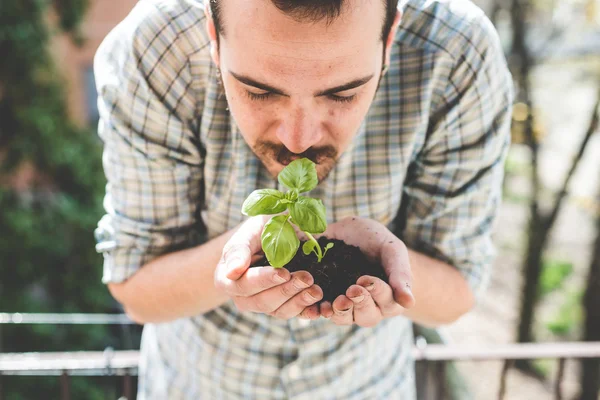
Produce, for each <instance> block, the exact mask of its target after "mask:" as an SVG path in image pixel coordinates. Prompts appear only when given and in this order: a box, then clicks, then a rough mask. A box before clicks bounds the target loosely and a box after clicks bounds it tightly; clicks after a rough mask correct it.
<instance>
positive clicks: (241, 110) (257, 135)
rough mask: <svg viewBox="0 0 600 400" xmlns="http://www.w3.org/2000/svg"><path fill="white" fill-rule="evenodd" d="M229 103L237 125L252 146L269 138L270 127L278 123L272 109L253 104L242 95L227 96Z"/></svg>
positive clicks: (256, 103)
mask: <svg viewBox="0 0 600 400" xmlns="http://www.w3.org/2000/svg"><path fill="white" fill-rule="evenodd" d="M227 101H228V103H229V111H230V113H231V115H232V116H233V119H234V120H235V123H236V124H237V126H238V127H239V129H240V131H241V132H242V133H243V135H244V137H245V138H246V139H247V141H248V142H249V143H250V144H253V143H255V142H256V141H257V140H258V139H266V138H268V136H269V133H268V132H269V130H270V127H271V126H272V125H273V124H274V123H275V121H276V119H275V117H274V115H275V113H274V112H273V110H272V109H271V108H270V107H267V106H265V105H262V104H260V102H252V101H250V100H249V99H247V98H246V97H245V95H240V94H232V95H230V96H227Z"/></svg>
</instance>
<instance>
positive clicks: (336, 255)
mask: <svg viewBox="0 0 600 400" xmlns="http://www.w3.org/2000/svg"><path fill="white" fill-rule="evenodd" d="M317 241H318V242H319V245H320V246H321V248H322V249H324V248H325V245H326V244H327V243H330V242H332V243H333V244H334V246H333V247H332V248H330V249H329V250H327V254H326V255H325V257H323V260H321V262H318V261H317V256H316V255H315V254H314V253H310V254H309V255H305V254H304V252H303V251H302V245H303V244H304V242H301V243H300V247H299V249H298V252H297V253H296V255H295V256H294V258H293V259H292V261H290V262H289V263H288V264H287V265H285V267H284V268H286V269H287V270H288V271H290V272H295V271H307V272H309V273H310V274H311V275H312V276H313V278H314V280H315V284H316V285H319V287H320V288H321V289H323V299H322V300H321V302H323V301H329V302H331V303H333V301H334V300H335V299H336V298H337V297H338V296H339V295H341V294H345V293H346V290H347V289H348V288H349V287H350V286H352V285H354V284H356V280H357V279H358V278H360V277H361V276H363V275H370V276H376V277H378V278H380V279H382V280H383V281H385V282H387V281H388V280H387V277H386V275H385V272H384V271H383V268H382V266H381V265H380V264H378V263H372V262H370V261H369V260H368V259H367V257H366V256H365V255H364V254H363V253H362V252H361V251H360V249H359V248H358V247H356V246H352V245H349V244H346V243H345V242H344V241H342V240H337V239H327V238H326V237H320V238H319V239H318V240H317ZM256 265H269V264H268V262H267V260H266V259H263V260H260V261H259V263H257V264H256Z"/></svg>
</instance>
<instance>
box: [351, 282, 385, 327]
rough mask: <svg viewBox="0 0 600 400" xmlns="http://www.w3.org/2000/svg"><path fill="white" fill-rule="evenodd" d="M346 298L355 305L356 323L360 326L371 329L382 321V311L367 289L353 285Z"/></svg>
mask: <svg viewBox="0 0 600 400" xmlns="http://www.w3.org/2000/svg"><path fill="white" fill-rule="evenodd" d="M346 297H348V298H349V299H350V300H352V302H353V303H354V322H355V323H356V324H357V325H358V326H362V327H365V328H370V327H373V326H375V325H377V323H379V321H381V318H382V316H381V311H380V310H379V308H378V307H377V306H376V305H375V302H374V301H373V298H372V297H371V295H370V293H369V292H368V291H367V289H365V288H364V287H362V286H359V285H352V286H350V287H349V288H348V290H346Z"/></svg>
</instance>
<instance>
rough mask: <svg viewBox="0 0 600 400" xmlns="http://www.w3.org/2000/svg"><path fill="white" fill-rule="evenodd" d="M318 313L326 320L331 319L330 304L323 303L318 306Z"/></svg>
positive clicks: (327, 302)
mask: <svg viewBox="0 0 600 400" xmlns="http://www.w3.org/2000/svg"><path fill="white" fill-rule="evenodd" d="M319 311H321V315H322V316H323V317H325V318H327V319H329V318H331V317H332V315H333V306H332V305H331V302H329V301H324V302H322V303H321V304H319Z"/></svg>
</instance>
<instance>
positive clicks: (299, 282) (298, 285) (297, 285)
mask: <svg viewBox="0 0 600 400" xmlns="http://www.w3.org/2000/svg"><path fill="white" fill-rule="evenodd" d="M292 285H294V287H295V288H296V289H298V290H300V289H306V288H307V287H309V286H310V285H309V284H308V283H306V282H304V281H303V280H301V279H298V278H296V279H294V280H293V281H292Z"/></svg>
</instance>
